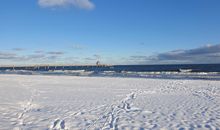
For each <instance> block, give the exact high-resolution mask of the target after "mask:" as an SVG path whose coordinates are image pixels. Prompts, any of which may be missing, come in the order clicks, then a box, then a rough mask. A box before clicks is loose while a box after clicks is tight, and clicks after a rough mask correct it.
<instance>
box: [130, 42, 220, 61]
mask: <svg viewBox="0 0 220 130" xmlns="http://www.w3.org/2000/svg"><path fill="white" fill-rule="evenodd" d="M129 60H130V61H135V62H137V63H140V64H149V63H153V64H162V63H166V64H183V63H184V64H187V63H188V64H194V63H198V64H199V63H220V44H218V45H206V46H202V47H199V48H194V49H189V50H173V51H169V52H165V53H159V54H157V55H152V56H130V58H129Z"/></svg>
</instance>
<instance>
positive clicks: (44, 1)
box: [38, 0, 95, 10]
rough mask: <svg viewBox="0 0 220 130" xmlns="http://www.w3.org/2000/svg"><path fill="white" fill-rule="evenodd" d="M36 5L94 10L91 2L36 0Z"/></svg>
mask: <svg viewBox="0 0 220 130" xmlns="http://www.w3.org/2000/svg"><path fill="white" fill-rule="evenodd" d="M38 4H39V5H40V6H41V7H65V6H73V7H76V8H81V9H86V10H92V9H94V8H95V5H94V4H93V3H92V2H91V0H38Z"/></svg>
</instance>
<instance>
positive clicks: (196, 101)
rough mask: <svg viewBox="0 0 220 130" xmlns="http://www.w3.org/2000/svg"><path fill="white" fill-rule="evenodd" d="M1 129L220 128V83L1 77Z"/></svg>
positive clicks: (62, 77)
mask: <svg viewBox="0 0 220 130" xmlns="http://www.w3.org/2000/svg"><path fill="white" fill-rule="evenodd" d="M0 97H1V98H0V130H10V129H12V130H13V129H14V130H20V129H21V130H22V129H24V130H26V129H28V130H32V129H35V130H77V129H79V130H84V129H89V130H90V129H91V130H94V129H97V130H99V129H103V130H109V129H112V130H117V129H119V130H121V129H128V130H130V129H134V130H144V129H152V130H153V129H155V130H160V129H161V130H171V129H174V130H188V129H190V130H197V129H198V130H205V129H207V130H220V81H210V80H173V79H144V78H141V79H139V78H116V77H115V78H108V77H75V76H41V75H0Z"/></svg>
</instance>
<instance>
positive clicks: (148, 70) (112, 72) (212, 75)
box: [0, 64, 220, 80]
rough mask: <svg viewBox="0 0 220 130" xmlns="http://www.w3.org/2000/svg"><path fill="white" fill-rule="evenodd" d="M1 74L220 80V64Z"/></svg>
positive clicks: (46, 69)
mask: <svg viewBox="0 0 220 130" xmlns="http://www.w3.org/2000/svg"><path fill="white" fill-rule="evenodd" d="M184 70H185V71H184ZM0 74H25V75H36V74H37V75H39V74H41V75H68V76H99V77H106V76H107V77H136V78H166V79H167V78H170V79H208V80H220V64H185V65H114V66H50V67H48V66H44V67H43V66H41V67H0Z"/></svg>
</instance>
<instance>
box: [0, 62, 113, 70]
mask: <svg viewBox="0 0 220 130" xmlns="http://www.w3.org/2000/svg"><path fill="white" fill-rule="evenodd" d="M111 66H113V65H107V64H98V65H74V64H41V65H0V70H31V71H38V70H39V71H41V70H42V71H49V70H71V69H86V68H105V67H111Z"/></svg>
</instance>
